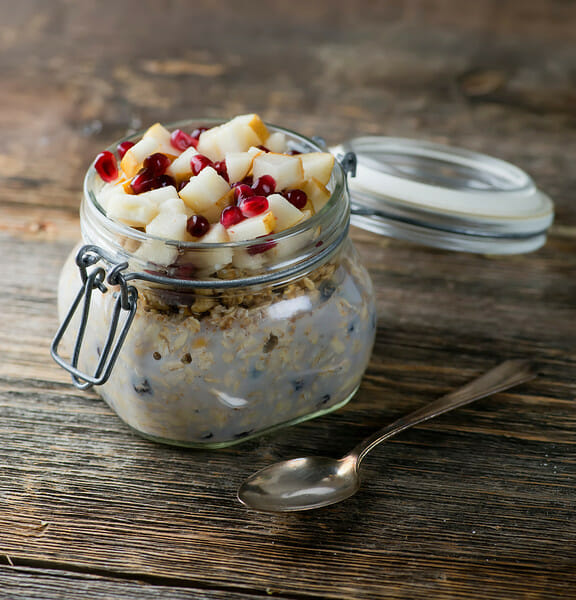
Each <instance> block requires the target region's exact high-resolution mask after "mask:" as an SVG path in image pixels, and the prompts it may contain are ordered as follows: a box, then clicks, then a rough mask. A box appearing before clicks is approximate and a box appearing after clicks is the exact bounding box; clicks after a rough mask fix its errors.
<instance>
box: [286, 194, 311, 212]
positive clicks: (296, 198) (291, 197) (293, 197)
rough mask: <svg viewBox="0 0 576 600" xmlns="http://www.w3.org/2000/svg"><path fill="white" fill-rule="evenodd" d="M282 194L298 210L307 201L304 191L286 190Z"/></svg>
mask: <svg viewBox="0 0 576 600" xmlns="http://www.w3.org/2000/svg"><path fill="white" fill-rule="evenodd" d="M282 195H283V196H284V197H285V198H286V200H288V202H290V204H292V205H293V206H295V207H296V208H298V209H299V210H302V209H303V208H304V207H305V206H306V203H307V202H308V196H307V195H306V192H304V191H302V190H288V191H287V192H284V194H282Z"/></svg>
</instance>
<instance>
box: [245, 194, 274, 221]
mask: <svg viewBox="0 0 576 600" xmlns="http://www.w3.org/2000/svg"><path fill="white" fill-rule="evenodd" d="M238 207H239V208H240V210H241V211H242V214H243V215H244V216H245V217H257V216H258V215H261V214H262V213H264V212H266V211H267V210H268V208H269V204H268V198H266V196H251V197H250V198H244V200H241V201H240V202H239V203H238Z"/></svg>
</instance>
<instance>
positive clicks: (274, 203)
mask: <svg viewBox="0 0 576 600" xmlns="http://www.w3.org/2000/svg"><path fill="white" fill-rule="evenodd" d="M268 205H269V207H270V210H271V211H272V212H273V213H274V216H275V217H276V226H275V228H274V230H275V231H276V232H279V231H284V229H288V227H292V226H293V225H296V224H297V223H300V221H302V220H303V219H304V215H303V214H302V211H301V210H299V209H297V208H296V207H295V206H294V205H293V204H291V203H290V202H288V200H286V198H284V196H282V195H281V194H270V196H268Z"/></svg>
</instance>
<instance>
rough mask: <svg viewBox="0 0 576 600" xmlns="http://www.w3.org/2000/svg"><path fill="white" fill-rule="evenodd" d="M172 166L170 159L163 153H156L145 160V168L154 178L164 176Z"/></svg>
mask: <svg viewBox="0 0 576 600" xmlns="http://www.w3.org/2000/svg"><path fill="white" fill-rule="evenodd" d="M169 166H170V159H169V158H168V157H167V156H166V155H165V154H162V153H161V152H155V153H154V154H151V155H150V156H148V157H147V158H145V159H144V163H143V167H144V168H145V169H146V170H147V171H148V172H149V173H150V174H151V175H152V176H153V177H158V176H159V175H164V173H165V172H166V169H167V168H168V167H169Z"/></svg>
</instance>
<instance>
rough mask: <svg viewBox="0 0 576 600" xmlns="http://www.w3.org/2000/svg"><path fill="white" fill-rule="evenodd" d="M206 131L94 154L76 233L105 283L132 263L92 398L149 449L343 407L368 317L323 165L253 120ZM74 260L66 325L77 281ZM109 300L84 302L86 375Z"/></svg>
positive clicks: (214, 442)
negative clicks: (127, 291) (105, 371)
mask: <svg viewBox="0 0 576 600" xmlns="http://www.w3.org/2000/svg"><path fill="white" fill-rule="evenodd" d="M202 125H205V124H202V123H198V124H193V125H192V124H191V125H189V126H188V127H184V126H181V127H177V128H173V129H169V128H165V127H164V126H162V125H160V124H156V125H154V126H152V127H151V128H149V129H148V130H147V131H146V132H145V133H144V135H143V136H142V137H141V138H140V139H137V140H134V141H132V140H130V141H124V142H122V143H120V144H119V145H118V147H117V148H116V149H114V150H108V151H105V152H102V153H101V154H100V155H99V156H98V157H97V159H96V161H95V163H94V166H93V168H91V170H90V171H89V173H88V176H87V179H86V189H85V192H86V193H85V198H84V201H83V204H82V209H81V217H82V219H81V222H82V233H83V243H84V244H88V245H91V247H93V246H96V247H98V248H102V249H103V256H104V257H105V259H106V260H107V261H108V262H109V264H108V272H109V271H110V269H111V268H113V267H114V265H116V264H119V263H126V265H124V266H123V267H122V269H125V274H128V275H127V279H129V280H130V284H131V285H134V287H135V288H136V290H137V303H136V307H135V314H134V320H133V321H132V323H131V325H130V327H129V330H128V333H127V336H126V339H125V342H124V344H123V346H122V348H121V350H120V352H119V354H118V358H117V360H116V362H115V364H114V366H113V368H112V371H111V375H110V377H109V379H108V380H107V381H106V382H105V383H103V384H102V385H100V386H98V388H97V390H98V392H99V394H100V395H101V396H102V397H103V398H104V399H105V400H106V402H107V403H108V404H109V405H110V406H111V407H112V408H113V409H114V410H115V411H116V413H117V414H118V415H119V416H120V417H121V418H122V419H123V420H124V421H125V422H126V423H127V424H128V425H130V426H131V427H132V428H133V429H135V430H136V431H137V432H139V433H140V434H142V435H145V436H147V437H151V438H154V439H157V440H159V441H164V442H168V443H174V444H182V445H188V446H198V447H218V446H226V445H229V444H232V443H236V442H238V441H241V440H245V439H247V438H249V437H252V436H254V435H257V434H261V433H263V432H265V431H268V430H270V429H273V428H275V427H278V426H281V425H287V424H290V423H295V422H298V421H301V420H304V419H307V418H311V417H313V416H317V415H319V414H324V413H325V412H328V411H330V410H334V409H335V408H337V407H339V406H341V405H343V404H344V403H346V402H347V401H348V400H349V398H350V397H351V396H352V395H353V394H354V393H355V391H356V389H357V388H358V386H359V384H360V380H361V378H362V375H363V373H364V370H365V368H366V366H367V364H368V361H369V358H370V354H371V350H372V344H373V339H374V331H375V316H374V303H373V295H372V286H371V282H370V279H369V277H368V275H367V273H366V271H365V269H364V268H363V267H362V266H361V265H360V263H359V261H358V257H357V255H356V252H355V250H354V248H353V246H352V244H351V243H350V241H349V240H348V239H347V229H348V209H349V207H348V196H347V190H346V185H345V180H344V174H343V172H342V169H341V168H340V166H339V165H338V164H336V165H335V164H334V158H333V157H332V155H330V154H328V153H325V152H321V151H320V149H319V148H317V147H316V146H315V145H314V143H313V142H311V141H309V140H307V139H306V138H303V137H301V136H298V135H297V134H293V133H291V132H289V131H286V130H282V129H280V128H277V127H271V126H267V125H265V124H264V123H263V122H262V121H261V120H260V118H259V117H258V116H257V115H243V116H240V117H236V118H234V119H232V120H230V121H228V122H225V123H218V124H217V125H212V124H208V125H205V126H202ZM76 250H78V249H76ZM75 257H76V251H75V252H74V253H73V254H71V256H70V258H69V260H68V261H67V263H66V265H65V266H64V268H63V271H62V275H61V279H60V287H59V309H60V315H61V318H62V319H64V317H65V315H66V313H67V312H68V309H69V307H70V306H71V304H72V303H73V301H74V298H75V297H76V294H77V292H78V289H79V288H80V286H81V283H82V282H81V279H80V274H79V271H78V269H77V268H76V264H75ZM110 257H112V259H111V258H110ZM107 288H111V289H109V290H108V291H106V290H105V289H104V290H100V291H104V292H105V293H100V292H98V291H95V292H94V293H93V294H92V295H91V299H90V317H89V318H88V319H87V322H86V330H85V333H84V336H83V342H82V351H81V353H80V357H79V362H78V367H79V368H80V370H81V371H82V372H90V371H93V370H94V365H96V364H97V363H98V360H99V358H100V355H101V353H102V349H103V348H104V347H105V345H106V337H107V335H108V329H109V326H108V324H109V323H111V322H112V320H113V311H114V306H115V303H116V297H117V296H118V290H117V288H116V287H115V286H114V285H112V286H109V285H107ZM74 318H75V320H73V322H72V323H73V325H72V327H71V329H72V330H73V331H74V330H77V328H78V327H79V317H78V315H75V317H74Z"/></svg>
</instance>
